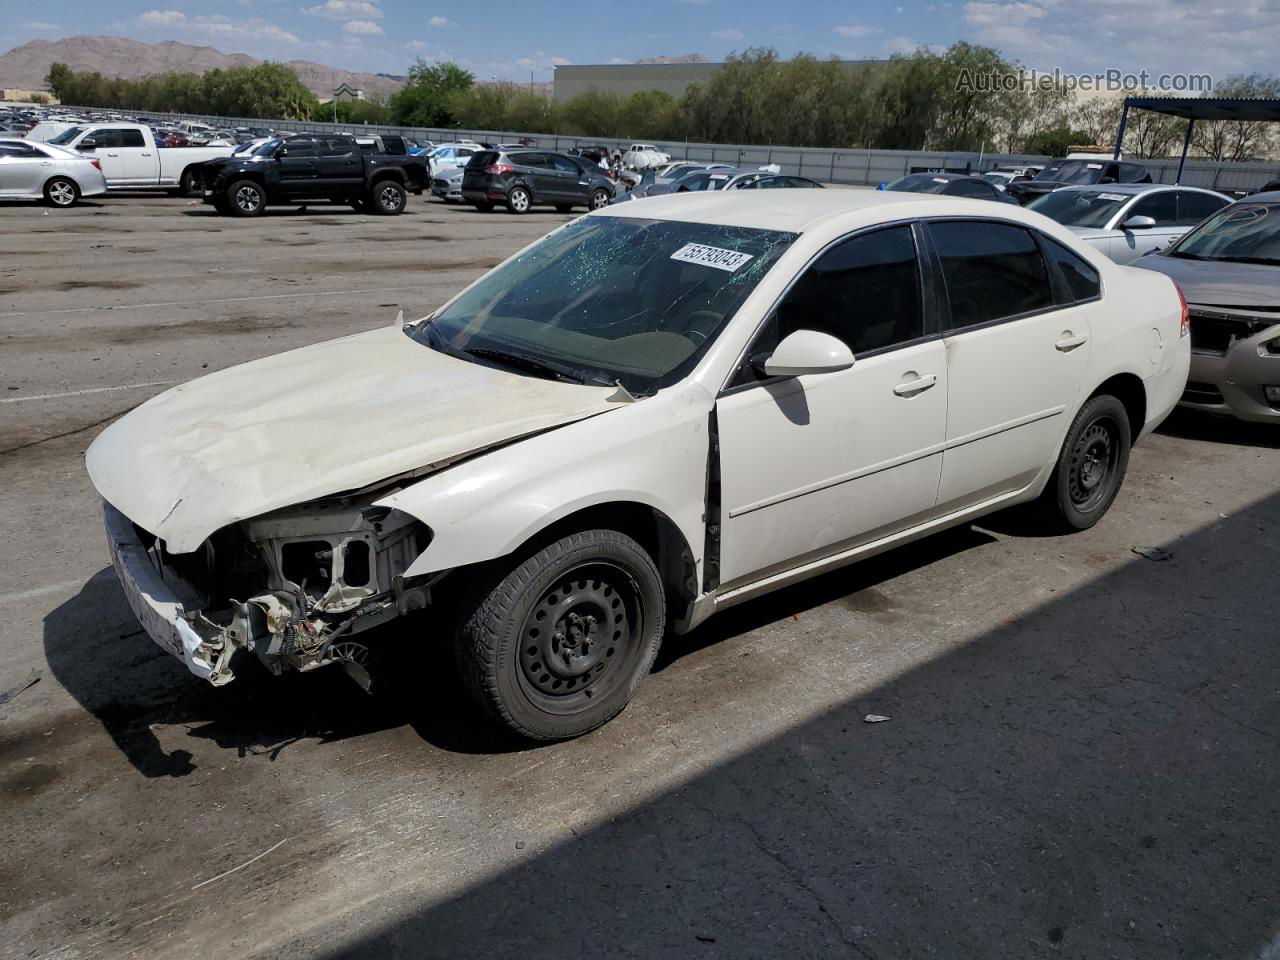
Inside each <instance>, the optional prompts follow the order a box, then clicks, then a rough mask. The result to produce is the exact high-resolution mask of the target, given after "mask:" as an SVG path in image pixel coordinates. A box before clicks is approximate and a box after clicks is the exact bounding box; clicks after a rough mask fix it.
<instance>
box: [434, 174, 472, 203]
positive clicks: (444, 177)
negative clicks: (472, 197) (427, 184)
mask: <svg viewBox="0 0 1280 960" xmlns="http://www.w3.org/2000/svg"><path fill="white" fill-rule="evenodd" d="M464 175H465V173H464V171H462V170H458V169H456V168H454V167H446V168H445V169H444V170H441V171H440V172H439V173H437V174H435V175H434V176H432V178H431V195H432V196H433V197H439V198H440V199H441V200H443V201H444V202H445V203H461V202H462V178H463V176H464Z"/></svg>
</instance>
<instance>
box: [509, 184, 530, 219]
mask: <svg viewBox="0 0 1280 960" xmlns="http://www.w3.org/2000/svg"><path fill="white" fill-rule="evenodd" d="M532 206H533V194H531V193H530V192H529V191H528V190H526V189H525V188H524V187H512V188H511V192H510V193H508V194H507V211H508V212H510V213H515V214H525V213H528V212H529V208H530V207H532Z"/></svg>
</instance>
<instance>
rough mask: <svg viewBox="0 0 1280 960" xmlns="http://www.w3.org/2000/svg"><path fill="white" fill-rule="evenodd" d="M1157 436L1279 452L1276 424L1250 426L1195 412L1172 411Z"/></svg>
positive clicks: (1279, 438) (1279, 425)
mask: <svg viewBox="0 0 1280 960" xmlns="http://www.w3.org/2000/svg"><path fill="white" fill-rule="evenodd" d="M1157 432H1159V433H1165V434H1168V435H1169V436H1171V437H1179V438H1181V439H1184V440H1205V441H1207V442H1209V443H1229V444H1232V445H1234V446H1240V447H1264V448H1266V449H1269V450H1280V421H1278V422H1276V423H1250V422H1248V421H1246V420H1238V419H1236V418H1235V417H1229V416H1218V415H1215V414H1212V413H1201V412H1200V411H1198V410H1185V409H1183V408H1181V407H1179V408H1178V409H1176V410H1174V411H1173V413H1171V414H1170V415H1169V418H1168V419H1167V420H1165V422H1164V423H1162V424H1161V425H1160V428H1159V430H1158V431H1157Z"/></svg>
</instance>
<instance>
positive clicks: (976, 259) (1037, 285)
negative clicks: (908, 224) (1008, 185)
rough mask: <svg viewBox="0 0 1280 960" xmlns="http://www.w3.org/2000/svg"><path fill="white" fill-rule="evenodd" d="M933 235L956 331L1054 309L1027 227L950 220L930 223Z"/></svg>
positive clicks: (1045, 271)
mask: <svg viewBox="0 0 1280 960" xmlns="http://www.w3.org/2000/svg"><path fill="white" fill-rule="evenodd" d="M929 233H930V235H931V236H932V238H933V244H934V248H935V249H936V250H937V253H938V258H939V260H940V261H941V264H942V275H943V279H944V281H945V284H946V291H947V298H948V300H949V301H950V304H951V327H952V328H953V329H962V328H964V327H973V326H978V325H980V324H984V323H989V322H991V321H994V320H1004V319H1007V318H1009V317H1016V316H1021V315H1022V314H1027V313H1034V312H1037V311H1040V310H1045V309H1048V308H1050V307H1052V306H1053V305H1054V300H1053V288H1052V286H1051V285H1050V282H1049V271H1048V268H1047V266H1046V265H1045V262H1044V257H1043V256H1041V254H1040V248H1039V247H1038V246H1037V245H1036V242H1035V239H1034V238H1033V237H1032V236H1031V234H1030V233H1029V232H1028V231H1027V230H1026V229H1024V228H1023V227H1017V226H1013V225H1012V224H1005V223H995V222H991V221H982V220H950V221H941V222H934V223H931V224H929Z"/></svg>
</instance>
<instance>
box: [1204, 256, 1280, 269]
mask: <svg viewBox="0 0 1280 960" xmlns="http://www.w3.org/2000/svg"><path fill="white" fill-rule="evenodd" d="M1214 259H1215V260H1217V261H1219V262H1220V263H1260V264H1262V265H1263V266H1265V267H1273V266H1275V265H1276V264H1277V263H1280V260H1276V259H1274V258H1272V257H1215V258H1214Z"/></svg>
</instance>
